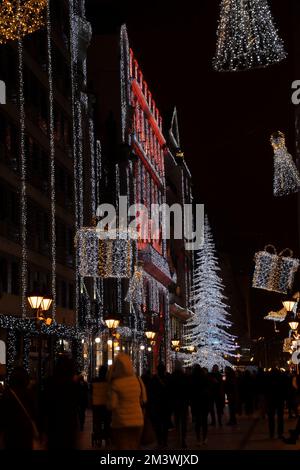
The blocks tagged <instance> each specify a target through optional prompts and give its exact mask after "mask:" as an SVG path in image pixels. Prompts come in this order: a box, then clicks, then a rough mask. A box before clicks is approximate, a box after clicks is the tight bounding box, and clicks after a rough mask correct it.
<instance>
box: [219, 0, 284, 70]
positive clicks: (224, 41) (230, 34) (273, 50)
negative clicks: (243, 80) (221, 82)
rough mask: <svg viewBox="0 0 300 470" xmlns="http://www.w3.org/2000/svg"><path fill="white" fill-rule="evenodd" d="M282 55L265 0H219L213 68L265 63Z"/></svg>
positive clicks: (253, 65)
mask: <svg viewBox="0 0 300 470" xmlns="http://www.w3.org/2000/svg"><path fill="white" fill-rule="evenodd" d="M285 57H286V53H285V51H284V44H283V41H282V40H281V39H280V38H279V36H278V33H277V30H276V27H275V26H274V22H273V18H272V14H271V11H270V7H269V5H268V2H267V0H243V1H240V0H222V2H221V11H220V20H219V25H218V30H217V48H216V55H215V57H214V59H213V68H214V69H215V70H217V71H237V70H247V69H252V68H255V67H266V66H268V65H271V64H274V63H276V62H280V61H281V60H283V59H284V58H285Z"/></svg>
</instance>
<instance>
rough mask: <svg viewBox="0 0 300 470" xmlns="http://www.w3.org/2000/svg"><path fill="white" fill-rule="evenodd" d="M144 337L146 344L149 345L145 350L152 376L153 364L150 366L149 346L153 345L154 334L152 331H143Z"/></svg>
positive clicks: (150, 354)
mask: <svg viewBox="0 0 300 470" xmlns="http://www.w3.org/2000/svg"><path fill="white" fill-rule="evenodd" d="M145 336H146V338H147V340H148V343H149V346H148V348H147V351H148V358H149V359H148V364H149V369H150V373H151V374H152V369H153V367H152V366H153V364H152V346H151V345H153V342H154V338H155V336H156V333H155V331H153V330H147V331H145Z"/></svg>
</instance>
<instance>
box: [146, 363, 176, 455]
mask: <svg viewBox="0 0 300 470" xmlns="http://www.w3.org/2000/svg"><path fill="white" fill-rule="evenodd" d="M147 394H148V403H147V410H148V412H149V416H150V419H151V422H152V425H153V428H154V432H155V436H156V440H157V445H158V447H159V448H164V447H167V445H168V429H169V424H170V415H171V407H170V383H169V376H168V375H167V374H166V367H165V365H164V364H162V363H161V364H159V365H158V366H157V374H156V375H154V376H153V378H152V379H151V381H150V383H149V386H148V388H147Z"/></svg>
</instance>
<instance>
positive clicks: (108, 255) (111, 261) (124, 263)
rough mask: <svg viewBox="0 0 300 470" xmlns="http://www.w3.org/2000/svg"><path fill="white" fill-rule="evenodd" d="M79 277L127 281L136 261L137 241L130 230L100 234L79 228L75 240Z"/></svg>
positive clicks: (93, 230)
mask: <svg viewBox="0 0 300 470" xmlns="http://www.w3.org/2000/svg"><path fill="white" fill-rule="evenodd" d="M75 246H76V248H77V254H78V260H79V274H80V276H82V277H101V278H130V277H131V274H132V271H133V265H134V260H135V251H136V239H134V238H133V237H132V235H131V234H130V233H129V231H126V230H124V231H117V232H116V231H112V230H107V231H100V230H98V229H97V228H96V227H82V228H80V229H79V230H78V231H77V233H76V237H75Z"/></svg>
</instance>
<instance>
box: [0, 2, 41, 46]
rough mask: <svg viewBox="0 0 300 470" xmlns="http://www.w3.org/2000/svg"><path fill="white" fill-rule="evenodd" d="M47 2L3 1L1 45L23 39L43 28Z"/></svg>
mask: <svg viewBox="0 0 300 470" xmlns="http://www.w3.org/2000/svg"><path fill="white" fill-rule="evenodd" d="M47 3H48V1H47V0H11V1H10V0H2V2H1V4H0V44H4V43H6V42H8V41H15V40H17V39H22V38H23V37H24V36H26V35H27V34H31V33H34V32H35V31H38V30H39V29H41V28H43V27H44V26H45V23H46V12H45V10H46V6H47Z"/></svg>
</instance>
